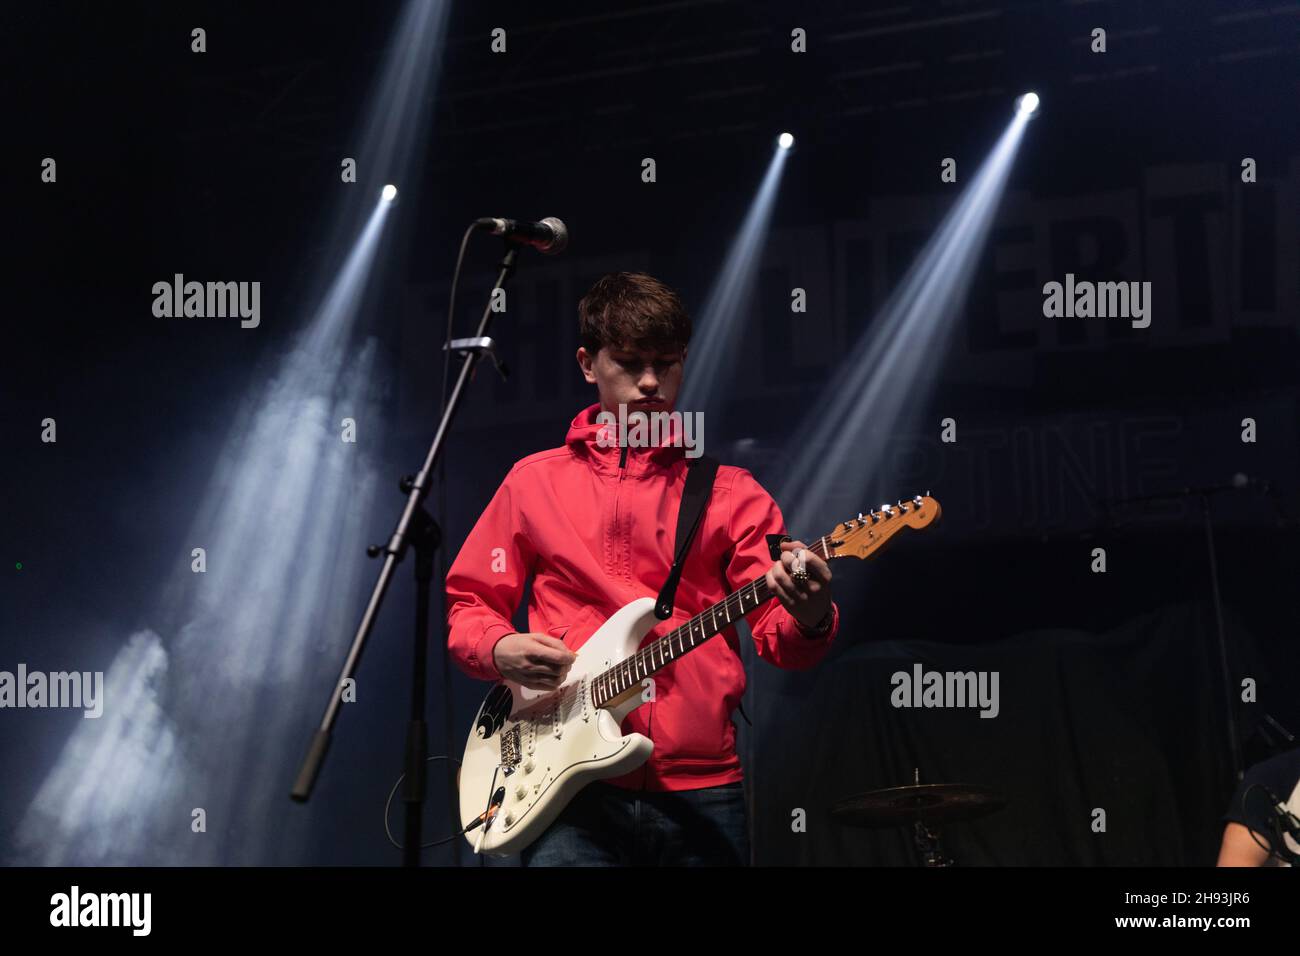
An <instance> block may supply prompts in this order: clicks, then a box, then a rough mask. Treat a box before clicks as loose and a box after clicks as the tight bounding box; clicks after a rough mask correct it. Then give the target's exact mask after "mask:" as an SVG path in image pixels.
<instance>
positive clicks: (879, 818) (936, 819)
mask: <svg viewBox="0 0 1300 956" xmlns="http://www.w3.org/2000/svg"><path fill="white" fill-rule="evenodd" d="M912 774H913V782H912V783H911V784H909V785H907V786H904V787H888V788H886V789H884V790H868V791H866V792H864V793H858V794H854V795H853V796H851V797H845V798H844V799H843V800H840V801H839V802H838V803H836V804H835V805H834V806H832V807H831V817H832V818H833V819H835V820H837V821H838V822H840V823H841V824H843V825H845V826H851V827H865V828H868V829H876V830H880V829H889V828H891V827H898V826H911V827H912V838H913V840H914V841H915V843H916V851H917V853H918V855H919V856H920V858H921V865H922V866H929V867H940V866H952V865H953V861H952V860H950V859H947V858H945V857H944V854H943V849H942V847H941V846H940V843H939V836H940V832H939V831H940V827H941V826H944V825H947V824H949V823H959V822H965V821H969V820H977V819H979V818H980V817H984V816H988V815H989V814H991V813H996V812H997V811H998V810H1001V809H1002V808H1003V807H1005V806H1006V805H1007V799H1006V797H1004V796H1003V795H1002V794H1000V793H998V792H997V791H995V790H990V789H989V788H988V787H978V786H974V785H972V784H965V783H921V771H920V770H919V769H914V770H913V771H912Z"/></svg>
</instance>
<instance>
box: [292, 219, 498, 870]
mask: <svg viewBox="0 0 1300 956" xmlns="http://www.w3.org/2000/svg"><path fill="white" fill-rule="evenodd" d="M517 251H518V249H517V247H516V246H513V245H509V244H507V246H506V253H505V256H504V257H503V258H502V260H501V272H500V274H499V275H498V276H497V280H496V283H495V285H493V286H492V290H491V291H490V292H489V293H488V304H487V306H486V307H485V308H484V309H483V317H482V318H481V319H480V320H479V325H478V331H477V332H476V333H475V335H474V337H473V338H471V339H457V340H456V341H455V342H451V343H448V347H449V348H452V349H453V350H455V351H457V352H459V353H460V354H461V355H463V356H464V359H465V362H464V364H463V365H462V366H461V369H460V375H459V377H458V378H457V379H456V386H455V388H454V389H453V390H452V393H451V398H450V400H449V401H448V402H447V407H446V408H445V409H444V411H443V415H442V421H441V422H439V424H438V430H437V432H436V433H435V434H434V436H433V444H432V445H431V446H430V447H429V452H428V454H427V455H426V456H425V459H424V464H423V466H422V467H421V468H420V472H419V474H417V475H415V476H411V475H407V476H405V477H403V478H402V480H401V483H400V487H401V489H402V491H403V492H405V493H406V495H407V498H406V506H405V507H404V508H403V509H402V514H401V517H400V518H399V519H398V521H397V527H396V529H395V530H394V531H393V535H392V537H391V538H389V539H388V543H387V544H386V545H383V546H382V547H381V546H379V545H371V546H370V547H369V548H367V549H366V553H367V554H368V555H369V556H370V557H372V558H374V557H378V556H379V555H381V554H382V555H383V556H384V563H383V566H382V567H381V568H380V569H379V579H378V580H377V581H376V582H375V586H374V589H373V590H372V591H371V593H370V600H369V601H368V602H367V603H366V608H365V611H364V612H363V614H362V615H361V623H360V624H359V625H357V630H356V634H355V636H354V637H353V638H352V646H351V648H350V649H349V651H348V654H347V657H346V659H345V660H344V662H343V669H342V671H341V672H340V673H339V678H338V680H337V681H335V683H334V688H333V690H332V691H331V692H330V696H329V701H328V703H327V704H326V706H325V713H324V716H323V717H322V718H321V722H320V726H319V727H318V728H317V730H316V732H315V733H314V734H313V735H312V739H311V743H310V744H309V745H308V748H307V752H306V754H305V755H304V757H303V761H302V763H301V765H300V766H299V769H298V777H297V779H296V780H295V782H294V785H293V790H292V792H291V793H290V796H291V797H292V798H293V799H294V800H296V801H298V802H299V803H305V802H306V801H307V799H308V798H309V797H310V796H311V791H312V788H313V787H314V786H315V783H316V778H317V776H318V775H319V774H320V770H321V766H322V764H323V763H324V760H325V754H326V752H327V751H328V750H329V745H330V737H331V735H332V733H333V729H334V723H335V721H336V720H337V719H338V715H339V705H340V703H342V691H343V687H344V684H345V682H346V681H349V680H351V679H352V675H353V674H355V673H356V671H357V667H358V666H359V665H360V663H361V653H362V651H363V650H365V645H366V641H367V640H368V639H369V637H370V632H371V630H372V629H373V628H374V624H375V619H376V618H377V617H378V615H379V609H380V607H381V606H382V604H383V601H384V595H385V594H386V593H387V591H388V585H389V583H390V582H391V581H392V577H393V572H394V571H395V570H396V568H397V564H398V563H399V562H400V561H401V560H402V558H403V557H405V556H406V549H407V546H408V545H409V546H411V547H413V548H415V587H416V608H415V647H414V653H413V662H412V669H411V716H410V720H409V722H408V723H407V729H406V760H405V767H406V771H405V780H404V783H403V787H402V800H403V802H404V803H405V804H406V829H405V838H404V841H403V844H402V863H403V865H404V866H419V865H420V841H421V829H422V826H421V822H422V813H423V809H424V799H425V790H426V769H425V768H426V763H427V756H428V754H427V751H428V725H427V723H426V722H425V713H426V701H425V696H426V693H427V686H426V675H425V670H426V668H427V666H428V653H429V593H430V582H431V580H432V578H433V567H434V554H435V552H436V550H437V548H438V545H439V543H440V542H441V540H442V531H441V529H440V528H439V527H438V524H437V522H436V521H434V519H433V516H432V515H430V514H429V513H428V511H426V510H425V508H424V499H425V498H426V497H428V494H429V481H430V477H431V476H432V474H433V469H434V466H435V465H436V464H437V463H438V461H439V459H440V458H441V457H442V452H443V446H444V445H445V443H446V438H447V434H448V432H449V431H450V429H451V422H452V419H453V418H454V417H455V415H456V411H457V409H458V408H459V407H460V402H461V399H462V397H463V396H464V393H465V387H466V385H467V383H468V382H469V381H470V380H471V379H472V378H473V377H474V369H475V368H476V367H477V365H478V362H479V359H481V358H482V357H483V355H484V354H487V355H489V356H490V357H491V358H492V361H493V363H494V364H495V365H496V367H497V371H498V372H500V373H501V375H502V377H505V375H506V374H507V373H506V369H505V367H504V366H503V365H502V364H501V362H500V360H499V359H498V358H497V356H496V353H495V352H494V351H493V343H492V340H491V339H490V338H488V337H487V330H488V325H489V324H490V323H491V320H492V297H493V295H494V294H495V293H496V290H497V289H500V288H502V287H504V285H505V283H506V280H507V279H509V278H510V276H511V275H512V274H513V273H514V269H515V255H516V252H517ZM457 817H459V814H457Z"/></svg>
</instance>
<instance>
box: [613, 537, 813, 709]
mask: <svg viewBox="0 0 1300 956" xmlns="http://www.w3.org/2000/svg"><path fill="white" fill-rule="evenodd" d="M808 550H809V551H810V552H811V553H813V554H815V555H817V557H819V558H821V559H823V560H825V558H826V555H827V553H828V544H827V540H826V538H825V537H822V538H819V539H818V540H817V542H816V543H815V544H813V545H811V546H810V547H809V548H808ZM773 597H774V595H773V593H772V590H771V588H769V587H768V586H767V573H766V572H764V574H763V576H762V577H760V578H757V579H755V580H753V581H750V582H749V583H748V584H746V585H745V586H744V587H742V588H741V589H740V590H738V591H733V592H731V593H730V594H728V595H727V596H726V597H725V598H723V599H722V600H721V601H719V602H718V603H717V604H715V605H713V606H712V607H710V608H708V609H706V610H705V611H703V612H701V613H699V614H697V615H695V617H693V618H691V619H690V620H689V621H687V622H686V623H685V624H683V625H682V626H681V627H678V628H676V629H675V630H672V631H669V632H668V633H667V634H665V635H663V636H662V637H660V638H658V639H657V640H654V641H652V642H651V643H649V644H647V645H646V646H645V647H642V648H639V649H638V650H637V652H636V653H635V654H633V655H632V656H631V657H628V658H626V659H625V660H623V661H620V662H619V663H618V664H615V665H614V666H613V667H611V668H610V669H609V670H607V671H603V672H602V673H600V674H598V675H596V677H595V678H594V679H593V680H592V682H591V696H592V703H593V704H595V705H596V706H597V707H604V706H605V705H606V704H608V703H610V702H611V701H613V700H615V699H617V698H618V697H619V696H620V695H621V694H624V693H626V692H627V691H628V690H630V689H631V688H633V687H635V686H637V685H638V684H640V683H641V682H642V681H643V680H645V679H646V678H647V677H649V676H650V675H651V674H653V673H655V671H657V670H659V669H660V668H662V667H666V666H667V665H669V664H671V663H672V662H673V661H675V660H677V658H679V657H681V656H682V655H683V654H685V653H687V652H688V651H691V650H694V649H695V648H697V647H699V646H700V645H701V644H703V643H704V642H705V641H707V640H708V639H709V638H711V637H713V636H714V635H715V634H717V633H719V632H720V631H724V630H726V629H727V628H728V627H730V626H731V624H732V623H733V622H735V621H738V620H740V619H741V618H742V617H744V616H745V615H746V614H752V613H753V612H754V611H755V610H757V609H758V608H759V607H761V606H762V605H764V604H766V603H767V602H768V601H770V600H771V599H772V598H773Z"/></svg>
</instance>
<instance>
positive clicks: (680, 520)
mask: <svg viewBox="0 0 1300 956" xmlns="http://www.w3.org/2000/svg"><path fill="white" fill-rule="evenodd" d="M717 474H718V460H717V459H716V458H712V457H710V456H708V455H701V456H700V457H699V458H696V459H694V460H693V461H690V460H688V462H687V465H686V487H685V488H683V489H682V504H681V507H680V508H679V509H678V511H677V536H676V537H675V538H674V539H673V543H674V545H675V546H676V548H677V555H676V557H674V558H673V566H672V568H671V569H670V570H669V571H668V580H667V581H665V582H664V588H663V590H662V591H660V592H659V600H658V602H657V603H656V604H655V617H657V618H659V620H661V621H666V620H668V618H670V617H672V615H673V599H674V597H675V596H676V594H677V582H678V581H679V580H680V579H681V576H682V565H683V564H685V563H686V553H687V552H688V551H690V549H691V542H692V541H694V540H695V532H696V531H697V530H698V529H699V527H700V523H701V521H702V520H703V519H704V512H705V509H706V508H707V507H708V504H709V495H710V494H711V493H712V492H713V479H714V477H715V476H716V475H717ZM769 537H771V536H769ZM768 544H769V547H770V546H771V542H770V541H769V542H768ZM777 551H778V552H779V551H780V545H779V544H778V545H777ZM739 707H740V714H741V716H742V717H744V718H745V723H747V724H749V725H750V726H751V727H752V726H754V723H753V721H751V720H750V719H749V714H747V713H745V705H744V704H739Z"/></svg>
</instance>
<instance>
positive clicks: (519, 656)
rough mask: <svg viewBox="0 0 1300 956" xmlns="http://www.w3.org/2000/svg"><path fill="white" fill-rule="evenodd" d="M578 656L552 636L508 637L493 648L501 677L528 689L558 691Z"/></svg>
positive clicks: (493, 655)
mask: <svg viewBox="0 0 1300 956" xmlns="http://www.w3.org/2000/svg"><path fill="white" fill-rule="evenodd" d="M577 656H578V655H576V654H574V653H573V651H571V650H569V649H568V648H567V647H565V646H564V642H563V641H561V640H560V639H559V638H556V637H551V636H550V635H549V634H531V633H530V634H507V635H506V636H505V637H503V638H501V640H499V641H497V643H496V647H494V648H493V649H492V661H493V663H495V664H496V666H497V670H499V671H500V672H501V676H502V677H504V678H506V679H507V680H512V681H514V682H515V683H516V684H521V685H523V686H524V687H527V688H528V689H529V690H557V689H558V688H559V686H560V685H561V684H563V683H564V679H565V678H566V677H567V676H568V675H569V668H570V667H572V666H573V662H574V661H575V660H576V659H577Z"/></svg>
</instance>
